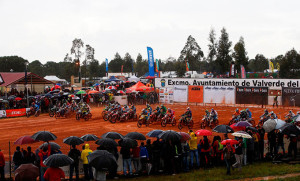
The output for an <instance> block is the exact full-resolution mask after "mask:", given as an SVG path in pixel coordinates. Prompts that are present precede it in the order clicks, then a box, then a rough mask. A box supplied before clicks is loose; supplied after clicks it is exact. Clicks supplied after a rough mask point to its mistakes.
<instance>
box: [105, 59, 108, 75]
mask: <svg viewBox="0 0 300 181" xmlns="http://www.w3.org/2000/svg"><path fill="white" fill-rule="evenodd" d="M105 68H106V72H108V60H107V58H106V59H105Z"/></svg>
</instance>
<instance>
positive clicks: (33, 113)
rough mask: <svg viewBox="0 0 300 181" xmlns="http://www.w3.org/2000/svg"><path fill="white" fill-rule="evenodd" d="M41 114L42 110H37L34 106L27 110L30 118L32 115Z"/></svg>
mask: <svg viewBox="0 0 300 181" xmlns="http://www.w3.org/2000/svg"><path fill="white" fill-rule="evenodd" d="M40 114H41V110H40V109H39V110H38V111H36V110H35V109H34V108H33V107H31V108H30V110H29V111H27V112H26V116H27V117H28V118H29V117H30V116H33V115H34V116H35V117H38V116H39V115H40Z"/></svg>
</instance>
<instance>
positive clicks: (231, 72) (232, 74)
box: [229, 64, 234, 77]
mask: <svg viewBox="0 0 300 181" xmlns="http://www.w3.org/2000/svg"><path fill="white" fill-rule="evenodd" d="M229 72H230V73H229V77H233V76H234V64H231V66H230V71H229Z"/></svg>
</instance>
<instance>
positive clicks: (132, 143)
mask: <svg viewBox="0 0 300 181" xmlns="http://www.w3.org/2000/svg"><path fill="white" fill-rule="evenodd" d="M118 144H119V146H122V147H129V148H134V147H137V145H138V144H137V141H136V140H133V139H131V138H126V137H125V138H123V139H121V140H120V141H119V142H118Z"/></svg>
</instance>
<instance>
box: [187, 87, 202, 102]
mask: <svg viewBox="0 0 300 181" xmlns="http://www.w3.org/2000/svg"><path fill="white" fill-rule="evenodd" d="M188 102H196V103H203V86H192V85H190V86H189V92H188Z"/></svg>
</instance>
